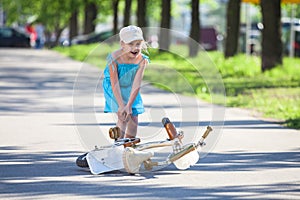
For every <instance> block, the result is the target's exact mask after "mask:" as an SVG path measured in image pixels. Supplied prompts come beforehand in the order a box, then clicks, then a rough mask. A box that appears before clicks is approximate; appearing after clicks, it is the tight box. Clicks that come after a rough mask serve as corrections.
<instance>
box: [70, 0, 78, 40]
mask: <svg viewBox="0 0 300 200" xmlns="http://www.w3.org/2000/svg"><path fill="white" fill-rule="evenodd" d="M70 7H71V12H72V13H71V17H70V24H69V30H70V33H69V40H70V41H71V40H72V39H73V38H74V37H75V36H77V35H78V12H79V9H78V7H79V3H78V1H77V0H71V2H70Z"/></svg>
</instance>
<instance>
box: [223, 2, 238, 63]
mask: <svg viewBox="0 0 300 200" xmlns="http://www.w3.org/2000/svg"><path fill="white" fill-rule="evenodd" d="M240 5H241V0H229V2H228V4H227V15H226V18H227V26H226V41H225V52H224V54H225V55H224V56H225V58H228V57H232V56H234V55H235V54H236V53H237V49H238V38H239V30H240Z"/></svg>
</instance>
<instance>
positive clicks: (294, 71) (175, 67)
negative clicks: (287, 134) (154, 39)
mask: <svg viewBox="0 0 300 200" xmlns="http://www.w3.org/2000/svg"><path fill="white" fill-rule="evenodd" d="M117 48H118V44H101V45H99V44H92V45H76V46H71V47H56V48H55V50H56V51H58V52H61V53H62V54H64V55H66V56H69V57H71V58H73V59H76V60H79V61H83V62H88V63H91V64H93V65H96V66H98V67H100V68H104V67H105V64H106V60H105V58H106V56H107V54H108V53H109V52H112V51H114V50H115V49H117ZM148 53H149V56H150V58H151V64H150V65H149V67H148V68H147V69H146V72H145V77H144V79H145V80H146V81H148V82H151V83H152V84H153V85H156V86H157V87H160V88H162V89H165V90H170V91H173V92H178V93H182V94H186V95H194V96H197V97H199V98H201V99H203V100H206V101H210V102H212V103H216V104H222V105H225V106H228V107H241V108H247V109H252V110H255V111H257V112H258V113H261V116H262V117H267V118H273V119H278V120H279V121H281V122H282V123H283V124H284V125H285V126H287V127H291V128H297V129H300V58H284V59H283V65H282V66H278V67H276V68H274V69H272V70H270V71H267V72H265V73H261V71H260V58H259V57H255V56H246V55H243V54H241V55H237V56H235V57H233V58H229V59H224V57H223V54H222V52H208V53H206V52H199V55H198V56H197V57H195V58H188V57H187V54H188V49H187V48H186V47H185V46H172V47H171V50H170V52H164V53H159V52H158V51H157V50H156V49H149V52H148ZM162 74H163V76H162ZM225 95H226V101H225V98H224V96H225ZM212 97H213V98H212Z"/></svg>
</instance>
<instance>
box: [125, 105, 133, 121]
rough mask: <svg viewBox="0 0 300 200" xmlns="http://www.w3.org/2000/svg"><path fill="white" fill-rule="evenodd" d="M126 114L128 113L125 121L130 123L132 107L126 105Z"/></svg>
mask: <svg viewBox="0 0 300 200" xmlns="http://www.w3.org/2000/svg"><path fill="white" fill-rule="evenodd" d="M124 112H125V113H126V114H125V121H126V122H128V121H129V117H130V116H131V114H132V107H131V106H128V105H126V106H125V107H124Z"/></svg>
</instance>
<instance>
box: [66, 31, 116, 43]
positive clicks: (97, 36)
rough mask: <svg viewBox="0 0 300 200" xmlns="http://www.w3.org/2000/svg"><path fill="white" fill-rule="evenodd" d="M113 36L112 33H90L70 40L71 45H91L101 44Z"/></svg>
mask: <svg viewBox="0 0 300 200" xmlns="http://www.w3.org/2000/svg"><path fill="white" fill-rule="evenodd" d="M111 36H113V32H112V31H105V32H101V33H91V34H87V35H80V36H77V37H75V38H73V39H72V41H71V44H72V45H73V44H91V43H97V42H103V41H104V40H106V39H108V38H110V37H111Z"/></svg>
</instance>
